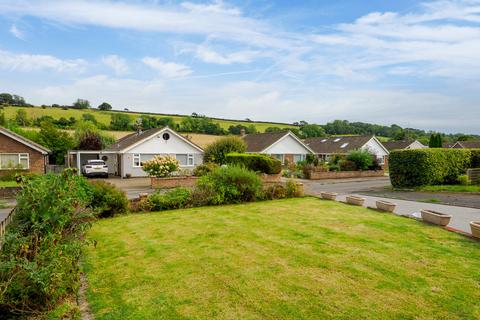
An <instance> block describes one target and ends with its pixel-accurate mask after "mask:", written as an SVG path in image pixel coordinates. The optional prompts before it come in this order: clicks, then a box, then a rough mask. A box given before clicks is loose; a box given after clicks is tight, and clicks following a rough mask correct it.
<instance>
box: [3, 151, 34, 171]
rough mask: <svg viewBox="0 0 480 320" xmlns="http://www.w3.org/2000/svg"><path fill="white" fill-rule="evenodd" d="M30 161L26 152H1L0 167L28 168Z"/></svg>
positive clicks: (6, 168)
mask: <svg viewBox="0 0 480 320" xmlns="http://www.w3.org/2000/svg"><path fill="white" fill-rule="evenodd" d="M29 168H30V161H29V155H28V153H1V154H0V169H3V170H8V169H29Z"/></svg>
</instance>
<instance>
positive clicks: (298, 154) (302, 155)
mask: <svg viewBox="0 0 480 320" xmlns="http://www.w3.org/2000/svg"><path fill="white" fill-rule="evenodd" d="M295 156H300V160H298V161H295ZM306 158H307V155H306V154H304V153H296V154H294V155H293V161H294V162H295V163H297V162H299V161H305V159H306Z"/></svg>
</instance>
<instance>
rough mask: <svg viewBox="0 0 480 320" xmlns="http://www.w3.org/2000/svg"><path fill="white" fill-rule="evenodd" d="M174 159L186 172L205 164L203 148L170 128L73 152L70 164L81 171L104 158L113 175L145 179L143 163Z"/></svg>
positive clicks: (151, 130)
mask: <svg viewBox="0 0 480 320" xmlns="http://www.w3.org/2000/svg"><path fill="white" fill-rule="evenodd" d="M156 155H160V156H166V155H169V156H172V157H175V158H176V159H177V160H178V161H179V162H180V167H181V168H183V169H193V168H194V167H196V166H197V165H199V164H202V163H203V149H202V148H200V147H199V146H197V145H196V144H194V143H193V142H191V141H190V140H188V139H187V138H185V137H184V136H182V135H180V134H178V133H177V132H175V131H174V130H172V129H170V128H169V127H163V128H153V129H149V130H146V131H141V132H135V133H132V134H129V135H127V136H125V137H123V138H121V139H120V140H118V141H117V142H115V143H114V144H112V145H111V146H109V147H108V148H106V149H105V150H100V151H95V150H92V151H90V150H71V151H69V156H68V164H69V166H71V167H77V168H78V169H79V170H80V168H81V166H82V165H83V164H84V163H85V162H86V161H87V160H93V159H103V160H104V161H105V162H106V163H107V165H108V170H109V174H111V175H117V176H120V177H128V176H130V177H144V176H147V173H146V172H145V171H143V169H142V163H143V162H145V161H147V160H150V159H152V158H153V157H154V156H156Z"/></svg>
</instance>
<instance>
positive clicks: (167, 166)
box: [143, 156, 180, 178]
mask: <svg viewBox="0 0 480 320" xmlns="http://www.w3.org/2000/svg"><path fill="white" fill-rule="evenodd" d="M179 167H180V163H179V162H178V160H177V159H175V158H174V157H171V156H165V157H161V156H155V157H154V158H153V159H152V160H148V161H145V162H144V163H143V171H145V172H147V173H148V174H149V175H150V176H151V177H157V178H162V177H168V176H169V175H170V174H171V173H172V172H175V171H177V170H178V169H179Z"/></svg>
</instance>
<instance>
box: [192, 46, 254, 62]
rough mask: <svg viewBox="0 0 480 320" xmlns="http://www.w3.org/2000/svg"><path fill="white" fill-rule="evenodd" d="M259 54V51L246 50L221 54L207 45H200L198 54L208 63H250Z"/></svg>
mask: <svg viewBox="0 0 480 320" xmlns="http://www.w3.org/2000/svg"><path fill="white" fill-rule="evenodd" d="M257 55H258V52H257V51H252V50H244V51H237V52H232V53H228V54H221V53H219V52H216V51H214V50H212V49H210V48H208V47H206V46H198V48H197V50H196V56H197V58H199V59H200V60H202V61H204V62H207V63H215V64H223V65H228V64H234V63H250V62H252V60H253V59H254V58H255V57H256V56H257Z"/></svg>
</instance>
